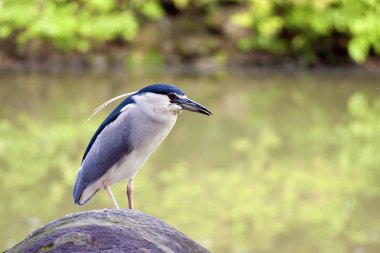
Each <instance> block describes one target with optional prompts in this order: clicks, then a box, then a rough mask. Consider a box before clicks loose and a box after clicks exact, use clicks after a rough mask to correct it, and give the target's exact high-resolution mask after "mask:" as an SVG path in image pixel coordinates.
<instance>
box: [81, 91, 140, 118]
mask: <svg viewBox="0 0 380 253" xmlns="http://www.w3.org/2000/svg"><path fill="white" fill-rule="evenodd" d="M135 93H136V91H134V92H130V93H125V94H122V95H120V96H117V97H114V98H111V99H110V100H107V101H106V102H104V103H103V104H101V105H100V106H99V107H98V108H96V109H95V111H94V113H93V114H92V115H91V117H90V118H88V120H90V119H92V118H93V117H94V116H95V115H96V114H97V113H98V112H100V111H101V110H103V108H104V107H106V106H107V105H109V104H111V103H112V102H114V101H116V100H118V99H120V98H123V97H127V96H130V95H133V94H135ZM88 120H87V121H88Z"/></svg>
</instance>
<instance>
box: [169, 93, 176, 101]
mask: <svg viewBox="0 0 380 253" xmlns="http://www.w3.org/2000/svg"><path fill="white" fill-rule="evenodd" d="M176 97H177V96H176V95H175V94H174V93H169V94H168V98H169V99H170V100H174V99H175V98H176Z"/></svg>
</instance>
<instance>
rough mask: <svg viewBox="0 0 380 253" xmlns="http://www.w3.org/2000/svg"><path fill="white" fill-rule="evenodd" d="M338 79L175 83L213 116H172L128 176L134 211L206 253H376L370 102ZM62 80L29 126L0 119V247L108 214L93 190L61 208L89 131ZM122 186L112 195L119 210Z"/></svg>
mask: <svg viewBox="0 0 380 253" xmlns="http://www.w3.org/2000/svg"><path fill="white" fill-rule="evenodd" d="M128 78H131V77H130V76H129V77H128ZM343 79H345V78H344V77H343ZM349 79H350V80H351V78H350V77H347V78H346V79H345V80H342V82H344V83H345V84H344V85H336V86H333V85H328V88H327V89H326V91H325V92H323V89H324V87H323V86H321V85H320V82H326V80H323V81H321V80H319V79H318V78H316V79H315V80H314V81H312V82H315V85H310V80H309V81H308V80H307V79H306V80H305V79H303V80H301V81H300V80H297V82H295V80H294V79H292V78H290V80H287V79H286V80H287V81H288V82H289V83H291V84H294V83H302V85H285V86H284V82H285V81H284V80H282V79H279V80H276V77H271V78H269V81H268V80H266V81H265V80H264V81H263V80H260V84H262V85H260V86H259V85H257V86H256V85H255V86H254V87H251V86H250V85H249V86H245V84H246V83H247V80H242V79H240V78H236V77H231V79H228V78H222V79H220V80H218V81H217V82H218V85H219V86H220V85H224V86H223V87H224V89H223V90H224V91H228V92H220V90H219V89H214V88H212V87H213V86H212V85H211V84H210V85H205V82H211V83H215V79H210V80H201V81H199V80H196V79H191V80H187V79H184V80H182V82H185V83H186V82H189V83H191V84H192V85H193V86H194V85H195V88H192V89H191V88H190V86H189V87H184V89H185V90H187V91H189V92H188V93H189V94H193V95H194V96H195V97H197V100H199V101H201V102H202V103H203V104H205V105H207V106H209V107H210V108H211V109H212V111H213V112H214V114H215V117H213V118H212V119H211V120H205V118H202V117H197V116H199V115H194V114H185V113H184V114H183V115H181V116H180V119H179V120H178V124H177V126H176V128H175V129H174V130H173V132H172V133H171V135H170V136H169V138H168V140H166V141H165V143H164V145H163V146H162V148H160V149H159V150H158V151H157V152H156V153H155V155H153V157H152V158H151V159H150V160H149V161H148V163H147V164H146V165H145V166H144V168H143V169H142V170H141V171H140V172H139V175H138V176H137V177H136V180H135V194H136V195H135V204H136V208H137V209H139V210H142V211H144V212H147V213H149V214H151V215H154V216H156V217H158V218H160V219H163V220H165V221H166V222H167V223H169V224H171V225H173V226H174V227H176V228H178V229H179V230H181V231H182V232H184V233H185V234H187V235H189V236H190V237H192V238H194V239H195V240H196V241H198V242H200V243H201V244H202V245H204V246H206V247H207V248H209V249H210V250H211V251H213V252H262V253H269V252H279V251H281V252H284V253H291V252H300V253H302V252H304V253H308V252H313V253H329V252H334V253H344V252H355V251H357V250H363V252H367V253H375V252H379V250H380V242H379V236H380V229H379V228H380V219H379V212H378V208H379V203H380V202H379V201H380V187H379V184H378V182H379V180H380V156H379V153H380V147H379V145H378V143H380V99H379V98H378V96H373V92H372V91H373V87H372V88H371V90H370V92H369V91H365V90H362V91H360V90H359V91H356V90H355V89H354V90H353V89H352V88H349V87H348V86H347V82H349ZM122 80H125V79H124V78H122ZM186 80H187V81H186ZM250 80H251V79H250ZM63 82H64V84H65V85H62V86H60V87H61V88H60V89H58V90H54V92H51V93H49V96H47V97H49V100H48V101H45V102H44V103H43V104H42V105H41V107H42V109H41V108H40V109H39V110H37V111H40V116H39V117H36V116H35V115H33V114H30V113H28V114H26V113H21V114H12V115H13V116H12V117H10V118H9V117H7V118H1V119H0V136H1V139H0V165H1V167H0V182H1V183H0V187H1V188H0V189H1V191H0V199H1V201H3V203H2V204H1V205H0V215H1V217H8V219H6V220H4V219H3V220H2V222H1V223H0V224H1V231H2V232H1V234H0V235H1V236H0V238H3V239H4V240H8V242H7V245H8V246H11V245H9V244H10V242H13V243H16V241H15V240H13V241H9V240H10V239H9V238H14V237H15V235H17V236H18V237H17V238H18V239H17V240H19V239H21V238H22V237H23V236H25V234H26V233H27V232H30V231H31V230H32V229H33V228H35V227H36V226H38V225H42V224H43V223H46V222H48V221H50V220H51V219H54V218H58V217H60V216H62V215H64V214H67V213H70V212H77V211H81V210H85V209H86V208H87V209H94V208H104V207H110V206H111V204H110V202H109V200H108V198H107V196H106V194H105V193H104V192H103V191H100V192H99V193H98V194H97V196H96V197H95V198H94V199H93V200H92V201H91V202H90V203H89V205H87V206H84V207H75V206H74V205H73V203H72V197H71V190H72V185H73V182H74V180H75V174H76V170H77V168H78V166H79V163H80V160H81V155H82V152H83V150H84V147H85V146H86V144H87V143H86V142H87V141H88V140H89V138H90V136H91V134H92V131H91V130H90V129H92V130H94V129H96V126H97V125H98V123H99V122H96V120H94V121H90V122H89V123H86V124H83V119H84V118H85V117H86V116H88V115H87V114H88V112H89V111H90V107H89V106H88V105H87V103H83V101H82V100H85V99H90V98H91V97H92V95H91V94H90V93H89V91H88V89H87V88H88V87H82V86H80V85H78V84H73V86H74V87H75V90H72V89H71V86H70V85H69V84H68V83H73V81H71V82H68V83H67V82H65V81H63ZM199 82H200V83H201V85H199ZM232 82H233V83H234V86H231V83H232ZM330 82H332V83H334V84H337V82H336V81H334V80H332V81H330ZM237 83H239V84H240V86H239V87H240V88H239V89H236V84H237ZM273 83H275V84H273ZM219 86H218V87H219ZM91 87H92V86H91ZM108 87H109V86H108ZM205 87H208V88H205ZM355 87H359V85H358V84H356V86H355ZM360 87H363V83H361V84H360ZM202 88H204V89H202ZM39 89H41V90H44V89H45V88H44V87H43V86H41V87H40V88H39ZM65 89H68V90H67V91H64V90H65ZM96 90H98V91H101V92H99V93H104V89H103V88H101V87H98V88H97V89H96ZM346 90H348V91H346ZM74 91H75V94H74ZM253 91H254V92H253ZM62 93H68V94H67V95H62ZM106 93H107V92H106ZM36 94H37V95H36V96H39V95H38V94H40V92H37V93H36ZM77 94H78V95H77ZM80 94H82V95H80ZM197 94H198V95H197ZM231 94H233V96H231ZM342 94H345V95H342ZM114 95H116V94H114ZM26 96H27V97H28V99H32V100H33V98H31V97H30V96H29V95H28V94H26ZM202 96H204V97H202ZM83 97H84V98H83ZM108 97H109V96H108V95H106V97H104V99H106V98H108ZM207 97H208V99H207ZM65 98H66V99H65ZM68 98H70V101H69V102H70V103H69V102H68ZM18 101H22V99H21V100H18ZM49 101H50V102H49ZM79 101H82V102H79ZM17 103H18V102H17ZM97 103H99V101H97V102H94V104H97ZM2 108H4V106H3V107H2ZM5 108H6V107H5ZM98 120H100V119H98ZM78 122H79V123H78ZM173 154H176V156H173ZM122 184H123V183H120V184H118V185H116V186H114V187H113V191H114V192H115V195H116V197H117V199H118V200H119V202H120V204H121V206H123V207H125V206H126V201H125V199H126V197H125V185H124V186H123V185H122ZM32 217H37V218H38V219H37V221H34V223H33V219H32ZM36 224H37V225H36Z"/></svg>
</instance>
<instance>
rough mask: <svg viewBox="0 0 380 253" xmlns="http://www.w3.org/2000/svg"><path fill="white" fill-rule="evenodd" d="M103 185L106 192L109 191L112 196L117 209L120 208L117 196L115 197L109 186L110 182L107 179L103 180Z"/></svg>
mask: <svg viewBox="0 0 380 253" xmlns="http://www.w3.org/2000/svg"><path fill="white" fill-rule="evenodd" d="M103 187H104V190H106V192H107V193H108V196H109V197H110V199H111V201H112V204H113V206H114V207H115V208H116V209H119V208H120V207H119V205H118V204H117V202H116V199H115V197H114V196H113V194H112V191H111V187H110V186H109V184H108V182H107V181H104V182H103Z"/></svg>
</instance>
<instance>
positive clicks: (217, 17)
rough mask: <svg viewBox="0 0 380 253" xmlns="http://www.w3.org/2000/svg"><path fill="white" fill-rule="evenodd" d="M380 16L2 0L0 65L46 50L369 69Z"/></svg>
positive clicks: (363, 8) (373, 9) (334, 0)
mask: <svg viewBox="0 0 380 253" xmlns="http://www.w3.org/2000/svg"><path fill="white" fill-rule="evenodd" d="M379 16H380V2H379V1H376V0H323V1H308V0H301V1H300V0H285V1H284V0H269V1H263V0H237V1H224V0H193V1H190V0H172V1H169V0H161V1H160V0H149V1H138V0H129V1H117V0H46V1H40V0H20V1H13V0H3V1H1V4H0V46H1V47H0V48H1V49H0V52H1V54H2V55H3V56H4V57H5V58H4V59H3V60H2V62H1V63H2V64H3V65H7V64H8V65H11V64H12V63H13V62H14V61H20V60H21V61H22V60H24V61H25V60H26V59H35V61H33V62H34V63H36V62H37V63H38V62H43V60H46V58H51V56H48V55H51V54H52V53H54V54H53V55H57V54H58V55H60V56H62V55H65V57H68V56H71V57H73V55H76V56H78V55H79V56H80V57H79V58H81V57H82V58H84V59H85V62H86V63H87V64H91V63H93V62H94V61H96V59H94V55H99V54H100V55H102V56H103V57H105V58H104V59H103V61H105V62H106V64H110V62H111V63H112V62H113V60H115V59H116V60H118V61H121V62H123V63H124V64H125V65H127V66H131V65H132V66H136V65H138V64H139V63H141V62H142V63H143V64H145V65H146V64H147V63H150V64H151V65H156V64H158V63H159V64H161V65H165V64H172V65H173V64H176V63H178V62H180V63H195V65H197V64H200V65H201V66H205V65H206V66H208V65H211V66H215V65H216V66H219V65H226V64H238V65H247V64H248V65H252V64H253V65H260V64H274V63H277V64H279V63H286V62H289V61H290V62H295V63H299V64H301V65H304V66H305V65H306V66H310V65H315V64H321V63H322V64H337V65H346V64H348V63H350V62H356V63H363V62H372V61H373V60H376V59H378V55H379V53H380V29H379V26H378V21H379ZM268 57H269V58H268ZM36 59H37V60H36Z"/></svg>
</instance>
